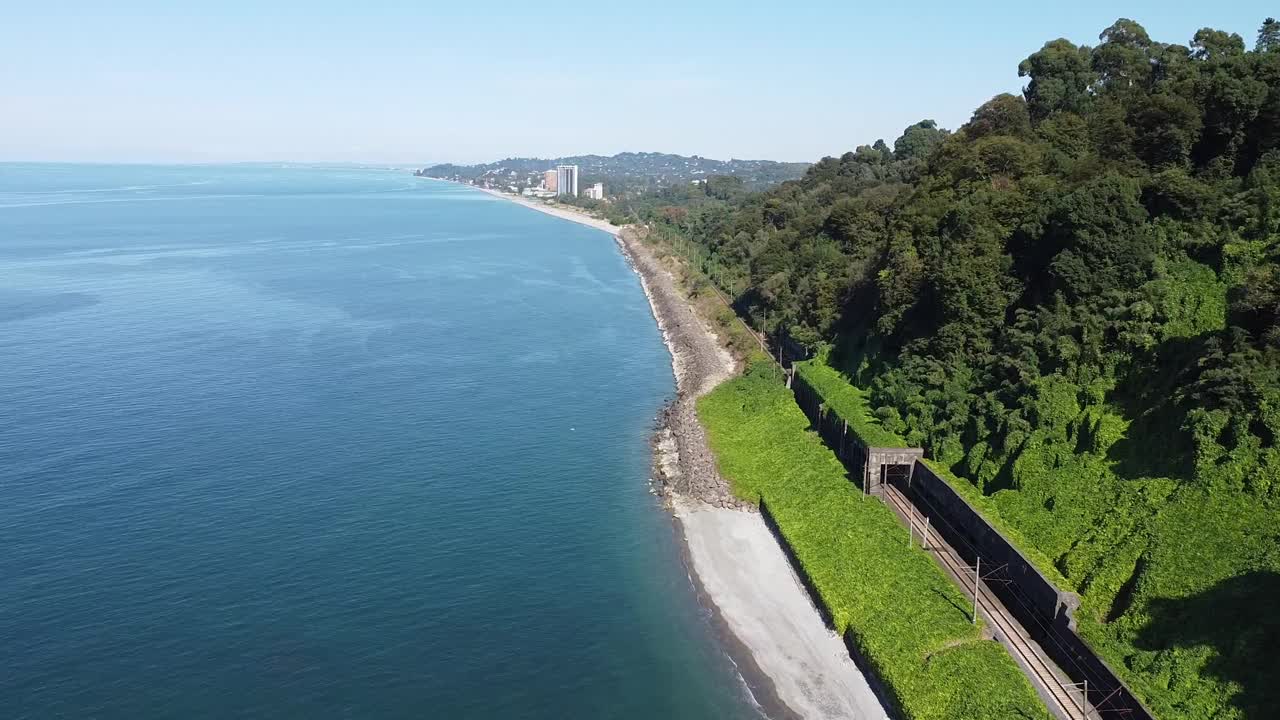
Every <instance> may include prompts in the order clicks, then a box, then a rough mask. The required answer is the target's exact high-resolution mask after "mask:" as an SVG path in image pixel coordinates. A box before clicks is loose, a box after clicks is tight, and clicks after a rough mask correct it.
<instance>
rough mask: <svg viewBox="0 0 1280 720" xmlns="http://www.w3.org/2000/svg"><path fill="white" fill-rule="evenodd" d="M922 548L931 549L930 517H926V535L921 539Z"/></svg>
mask: <svg viewBox="0 0 1280 720" xmlns="http://www.w3.org/2000/svg"><path fill="white" fill-rule="evenodd" d="M920 547H922V548H924V549H925V550H928V549H929V516H928V515H925V516H924V535H923V536H921V538H920Z"/></svg>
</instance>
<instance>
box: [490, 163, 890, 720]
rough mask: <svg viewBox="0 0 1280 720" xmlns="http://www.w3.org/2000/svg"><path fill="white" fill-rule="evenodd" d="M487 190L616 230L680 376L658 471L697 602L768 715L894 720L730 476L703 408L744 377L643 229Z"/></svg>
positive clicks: (661, 429) (662, 424)
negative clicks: (700, 402)
mask: <svg viewBox="0 0 1280 720" xmlns="http://www.w3.org/2000/svg"><path fill="white" fill-rule="evenodd" d="M477 189H480V188H477ZM485 192H488V193H489V194H491V195H494V196H496V197H500V198H503V199H506V200H511V201H514V202H516V203H518V204H520V205H524V206H525V207H528V208H530V209H532V210H538V211H540V212H545V213H547V214H550V215H554V216H556V217H559V218H562V219H565V220H569V221H572V222H577V223H580V224H583V225H587V226H589V227H593V228H596V229H598V230H604V231H605V232H608V233H609V234H610V235H612V236H613V237H614V240H615V242H617V244H618V247H619V250H620V251H621V252H622V255H623V257H624V258H625V259H626V261H627V263H628V264H629V265H630V266H631V268H632V270H633V271H634V272H635V273H636V275H637V276H638V277H639V279H640V284H641V287H642V288H643V289H644V293H645V296H646V297H647V298H648V300H649V306H650V309H651V310H652V312H653V317H654V320H655V322H656V323H657V325H658V328H659V330H660V331H661V333H662V340H663V343H664V344H665V345H666V346H667V349H668V351H669V352H670V354H671V366H672V371H673V373H674V374H675V378H676V397H675V398H674V399H673V400H672V401H671V402H670V403H668V404H667V406H666V407H665V408H664V409H663V411H662V413H661V415H660V416H659V424H658V429H657V431H656V432H655V433H654V439H653V453H654V457H653V467H654V473H655V475H656V476H657V477H658V478H659V479H661V480H662V494H663V497H664V501H665V505H666V506H667V507H668V508H669V509H670V510H671V511H672V518H673V524H674V526H675V529H676V530H677V533H678V536H679V538H680V541H681V554H682V560H683V562H684V563H685V567H686V569H687V570H688V573H689V579H690V581H691V582H692V583H693V586H694V589H695V592H696V594H697V596H698V598H699V602H700V603H702V604H703V605H704V606H705V607H707V609H708V610H709V611H710V614H711V621H712V625H713V627H715V628H716V630H717V632H718V634H720V635H721V645H722V648H723V649H724V650H725V653H726V654H727V655H728V656H729V658H730V659H731V660H732V661H733V663H734V665H735V666H736V667H737V668H738V671H739V674H740V675H741V676H742V679H743V682H744V684H745V685H746V686H747V689H748V691H749V692H750V693H751V695H752V697H753V699H754V700H755V701H756V703H757V704H758V705H759V706H760V708H761V709H762V711H763V712H764V713H765V715H766V716H767V717H770V718H774V719H775V720H784V719H785V720H792V719H794V718H819V719H822V720H827V719H830V720H837V719H841V718H860V719H865V720H881V719H887V718H888V712H887V711H886V710H885V709H884V707H883V706H882V705H881V703H880V700H879V698H877V697H876V695H875V693H874V692H873V691H872V690H871V687H870V686H869V684H868V683H867V680H866V678H865V677H864V676H863V675H862V673H861V672H860V671H859V669H858V668H857V666H856V665H855V664H854V662H853V659H852V658H851V657H850V656H849V652H848V649H847V648H846V647H845V644H844V641H843V639H842V638H840V637H839V636H838V635H836V633H835V632H834V631H832V630H831V629H830V628H828V627H827V626H826V624H825V622H824V621H823V619H822V616H821V614H820V613H819V611H818V609H817V607H815V606H814V604H813V601H812V599H811V598H810V596H809V594H808V591H806V590H805V588H804V586H803V584H802V583H801V581H800V579H799V578H798V577H797V576H796V574H795V571H794V570H793V569H792V567H791V564H790V561H789V560H788V559H787V557H786V555H785V553H784V551H783V549H782V548H781V546H780V545H779V544H778V543H777V541H776V540H775V538H774V537H773V534H772V533H771V532H770V531H769V529H768V526H767V525H766V524H765V522H764V519H763V517H762V516H761V514H760V513H759V511H758V510H757V509H756V508H755V507H754V506H753V505H751V504H750V503H745V502H743V501H741V500H738V499H737V498H736V497H735V496H734V495H733V493H732V491H731V490H730V488H729V485H728V483H727V482H726V481H725V480H724V478H723V477H721V475H720V472H719V470H718V467H717V465H716V460H715V456H714V454H713V453H712V451H711V449H710V446H709V444H708V442H707V437H706V432H705V430H704V429H703V427H702V424H701V422H700V421H699V419H698V416H697V407H696V403H697V399H698V398H700V397H702V396H703V395H705V394H706V393H708V392H710V391H711V390H713V389H714V388H715V387H716V386H717V385H719V384H720V383H722V382H724V381H726V380H729V379H731V378H733V377H734V376H736V375H737V374H738V372H739V367H738V363H737V361H736V360H735V359H734V357H733V356H732V355H731V354H730V353H729V352H728V350H726V349H725V348H724V345H723V344H722V343H721V342H720V339H719V337H718V336H717V335H716V333H715V331H714V330H713V329H712V328H711V327H710V326H708V325H707V323H706V322H705V321H704V320H703V319H702V318H701V317H700V316H699V315H698V314H697V312H696V311H695V310H694V308H693V306H692V304H691V303H689V302H688V300H687V299H686V298H685V296H684V293H683V292H682V291H681V290H680V288H679V285H678V283H677V282H676V279H675V277H674V276H673V275H672V273H671V271H670V269H669V268H667V267H666V266H665V265H664V263H663V262H662V259H661V258H658V257H656V256H655V255H654V253H652V252H651V251H650V250H649V248H648V247H646V246H645V245H644V244H643V242H642V238H641V237H640V233H639V231H638V230H637V229H636V228H635V227H633V226H627V227H624V228H619V227H616V226H614V225H611V224H609V223H607V222H606V221H603V220H600V219H598V218H593V217H591V216H589V215H586V214H585V213H580V212H576V211H572V210H567V209H562V208H556V207H549V206H547V205H545V204H543V203H535V202H532V201H528V200H525V199H524V198H521V197H518V196H513V195H509V194H506V193H499V192H495V191H489V190H485Z"/></svg>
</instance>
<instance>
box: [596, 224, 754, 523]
mask: <svg viewBox="0 0 1280 720" xmlns="http://www.w3.org/2000/svg"><path fill="white" fill-rule="evenodd" d="M615 237H616V238H617V241H618V245H619V247H621V248H622V253H623V255H624V256H625V257H626V258H627V261H628V262H629V263H630V264H631V266H632V267H633V268H634V269H635V271H636V274H637V275H639V277H640V282H641V284H642V285H643V286H644V292H645V295H647V296H648V298H649V304H650V306H651V307H652V308H653V315H654V318H655V319H656V320H657V322H658V327H659V329H661V331H662V338H663V341H664V342H665V343H666V345H667V347H668V348H669V349H670V351H671V365H672V368H673V369H674V371H675V376H676V397H675V399H673V400H672V401H671V402H669V403H667V405H666V406H665V407H664V408H663V410H662V413H661V414H660V416H659V419H658V429H657V432H655V433H654V438H653V448H654V470H655V474H656V475H657V476H658V479H659V480H661V481H662V488H663V493H664V495H665V496H666V497H667V498H668V500H669V502H671V503H672V504H676V503H703V504H706V505H710V506H712V507H719V508H733V509H740V510H753V509H754V508H753V507H752V506H751V505H750V504H749V503H744V502H742V501H741V500H739V499H737V498H736V497H734V495H733V491H732V490H730V488H729V484H728V482H726V481H725V479H724V478H723V477H721V476H720V472H719V471H718V470H717V469H716V459H715V456H714V455H713V454H712V452H711V448H710V447H709V446H708V444H707V434H706V431H705V430H703V428H702V423H700V422H699V421H698V409H697V401H698V398H700V397H702V396H703V395H705V394H706V393H708V392H711V390H713V389H715V387H716V386H717V385H719V384H720V383H722V382H724V381H725V380H728V379H729V378H731V377H733V376H734V375H736V374H737V371H738V363H737V362H736V361H735V360H734V358H733V356H732V355H731V354H730V353H729V351H728V350H726V349H725V348H724V346H723V345H722V344H721V343H720V342H719V340H718V339H717V337H716V334H715V332H714V331H713V330H712V329H711V328H710V327H708V326H707V324H706V322H705V321H704V320H703V319H702V318H700V317H699V316H698V314H697V313H696V312H695V311H694V309H693V307H692V306H691V305H690V304H689V303H688V302H687V301H686V300H685V298H684V294H683V293H682V292H681V291H680V289H679V288H678V287H677V285H676V279H675V277H674V276H673V275H672V273H671V270H670V269H669V268H667V267H666V266H665V265H664V263H663V262H662V259H661V258H659V257H657V256H656V255H655V254H654V253H653V251H652V250H650V249H649V248H648V247H647V246H645V245H644V243H643V242H642V239H641V232H640V231H639V230H637V229H635V228H632V227H628V228H625V229H623V230H622V231H621V232H619V233H618V234H616V235H615Z"/></svg>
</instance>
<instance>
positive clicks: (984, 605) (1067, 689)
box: [881, 485, 1099, 720]
mask: <svg viewBox="0 0 1280 720" xmlns="http://www.w3.org/2000/svg"><path fill="white" fill-rule="evenodd" d="M881 493H882V497H883V499H884V501H885V503H886V504H887V505H889V507H890V508H892V509H893V510H894V511H895V512H897V514H898V515H899V517H901V518H902V520H903V521H904V522H906V523H907V524H908V526H912V520H911V518H914V517H919V516H920V515H921V514H920V513H919V512H917V511H916V510H915V508H914V506H913V505H912V504H911V502H910V501H909V500H907V498H906V497H905V496H903V495H902V493H901V492H900V491H898V490H897V489H896V488H894V487H893V486H891V485H884V486H882V490H881ZM917 532H921V531H919V530H917ZM922 532H923V533H924V535H923V538H924V540H923V545H924V546H925V547H926V548H927V549H928V550H929V551H930V552H931V553H932V554H933V557H934V558H935V559H936V560H937V562H938V563H939V564H940V565H942V567H943V569H945V570H946V571H947V572H948V573H949V574H950V575H951V577H952V579H953V580H954V581H955V582H956V584H957V585H959V586H960V588H961V589H962V590H964V591H965V593H966V594H967V595H968V596H969V597H970V598H971V599H972V598H973V596H974V589H975V588H974V586H975V584H976V585H977V593H976V594H977V610H978V612H979V614H981V615H982V617H983V618H984V619H985V620H986V621H987V622H988V623H990V624H991V627H992V629H993V630H994V632H995V634H996V636H997V637H999V638H1000V639H1001V640H1002V642H1003V644H1004V646H1005V647H1006V648H1008V650H1009V652H1010V653H1011V654H1013V655H1014V657H1015V659H1016V660H1017V661H1018V664H1019V665H1020V666H1021V667H1022V669H1023V671H1024V672H1025V673H1026V674H1027V676H1028V677H1029V678H1030V680H1031V681H1032V683H1034V684H1035V685H1036V686H1037V689H1039V690H1040V691H1041V693H1040V694H1041V695H1042V696H1045V697H1047V698H1048V699H1049V700H1051V701H1052V703H1051V705H1052V706H1051V707H1050V710H1051V711H1052V712H1053V714H1054V715H1055V716H1057V717H1059V718H1063V719H1064V720H1097V718H1098V717H1099V716H1098V713H1097V712H1096V710H1095V709H1094V708H1092V707H1090V706H1089V705H1088V703H1087V702H1084V699H1083V692H1082V691H1080V690H1079V689H1075V690H1074V692H1073V687H1074V686H1073V684H1071V683H1066V682H1063V674H1062V672H1061V671H1060V670H1058V669H1057V668H1056V667H1055V666H1054V665H1053V662H1052V661H1051V660H1049V659H1048V658H1047V657H1046V656H1045V655H1044V651H1042V650H1041V649H1040V648H1039V647H1038V646H1037V645H1036V644H1035V642H1034V641H1032V640H1031V638H1030V636H1029V635H1028V634H1027V632H1026V630H1025V629H1024V628H1023V627H1022V625H1021V624H1020V623H1019V622H1018V621H1017V619H1016V618H1014V617H1013V615H1012V614H1011V613H1010V612H1009V610H1008V608H1006V607H1005V606H1004V604H1003V603H1002V602H1001V601H1000V599H999V598H997V597H996V596H995V595H993V594H992V593H991V591H990V590H989V589H987V588H986V587H985V586H984V585H983V583H982V582H980V581H979V582H976V583H975V577H974V575H975V570H974V568H973V567H970V566H969V565H967V564H966V563H964V561H963V560H961V558H960V556H959V555H958V554H957V553H956V552H955V550H954V549H953V548H952V547H951V546H950V545H949V544H948V543H947V542H946V541H945V540H944V539H942V538H941V537H939V536H938V535H937V534H936V533H934V532H933V531H932V530H929V529H928V526H926V527H925V529H924V530H923V531H922Z"/></svg>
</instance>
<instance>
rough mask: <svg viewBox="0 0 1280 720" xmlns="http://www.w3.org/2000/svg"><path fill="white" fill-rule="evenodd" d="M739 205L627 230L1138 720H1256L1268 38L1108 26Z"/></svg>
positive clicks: (1276, 123)
mask: <svg viewBox="0 0 1280 720" xmlns="http://www.w3.org/2000/svg"><path fill="white" fill-rule="evenodd" d="M1099 40H1100V42H1099V43H1098V44H1097V45H1096V46H1094V47H1081V46H1076V45H1074V44H1072V43H1070V42H1068V41H1067V40H1061V39H1060V40H1054V41H1052V42H1049V43H1046V44H1045V45H1044V47H1043V48H1042V49H1040V50H1039V51H1037V52H1036V53H1034V54H1032V55H1031V56H1030V57H1028V58H1026V59H1025V60H1023V61H1022V63H1021V64H1020V65H1019V66H1018V70H1019V73H1020V74H1021V75H1022V76H1023V77H1024V78H1026V85H1025V91H1024V93H1023V94H1022V95H1021V96H1015V95H1000V96H997V97H995V98H992V99H991V100H990V101H988V102H987V103H985V104H983V105H982V106H981V107H979V108H978V109H977V110H976V111H974V113H973V116H972V118H971V119H970V121H969V122H968V123H966V124H965V125H964V126H962V127H960V128H958V129H956V130H955V131H954V132H949V131H946V130H943V129H941V128H939V127H937V126H936V124H935V123H933V122H931V121H924V122H921V123H919V124H917V125H914V126H912V127H910V128H907V130H906V131H905V132H904V133H903V135H902V136H901V137H900V138H898V139H897V140H896V141H895V142H894V143H893V145H892V147H890V146H889V145H888V144H887V143H884V142H880V141H878V142H876V143H875V144H873V145H864V146H861V147H858V148H857V149H856V150H855V151H853V152H848V153H845V154H844V155H843V156H841V157H839V158H826V159H824V160H822V161H821V162H819V163H818V164H816V165H814V166H813V167H812V168H810V169H809V171H808V172H807V173H806V174H805V176H804V177H803V178H802V179H800V180H796V181H791V182H786V183H783V184H782V185H780V186H778V187H776V188H774V189H772V190H769V191H767V192H764V193H751V192H748V189H747V188H745V187H743V186H742V184H741V183H739V182H737V181H734V180H717V181H713V182H708V183H706V184H705V185H703V186H699V187H697V188H689V187H682V188H679V189H678V190H668V191H666V192H665V193H659V194H656V195H651V196H649V197H648V198H647V199H646V200H645V201H644V202H637V203H635V204H633V206H632V210H633V211H635V212H637V213H639V214H641V215H642V216H643V217H645V218H646V219H647V221H648V222H650V224H651V225H652V226H653V227H654V229H655V233H656V234H657V235H659V236H663V237H666V238H667V239H668V240H670V241H671V242H672V244H673V245H675V246H676V247H677V248H679V249H681V250H682V251H683V252H686V253H687V254H689V256H690V257H692V258H693V259H695V260H696V261H697V262H698V263H700V264H701V266H702V268H703V269H704V270H705V271H706V274H707V275H708V276H710V277H711V278H712V279H713V280H714V281H715V282H716V283H717V284H719V285H720V286H721V287H722V288H723V289H725V290H726V291H727V292H729V293H730V294H731V295H733V296H734V297H735V298H736V302H737V306H738V309H739V311H740V312H741V313H743V314H744V315H747V316H748V317H750V318H751V319H752V321H753V322H754V323H755V324H756V325H757V326H764V327H766V328H767V329H768V331H769V332H771V333H773V334H774V335H780V334H786V335H788V336H790V337H791V338H793V339H795V340H797V341H799V342H801V343H803V344H805V345H807V346H809V347H810V348H812V349H814V350H815V351H816V352H818V353H819V356H820V357H823V358H825V359H826V360H827V361H828V362H829V363H830V364H831V365H833V366H834V367H836V368H837V369H839V370H841V371H843V372H845V373H846V374H847V376H848V377H849V379H850V380H851V382H853V383H855V384H857V385H859V386H861V387H862V388H864V389H865V390H866V391H867V392H868V393H869V399H870V403H871V406H872V407H873V408H875V415H876V417H877V418H878V419H879V422H880V423H881V425H882V426H883V428H884V429H885V430H886V431H890V432H894V433H897V434H899V435H901V436H903V437H904V438H906V439H907V440H908V441H909V442H910V443H912V444H918V445H921V446H923V447H925V448H926V450H927V452H928V453H929V454H930V456H931V457H932V458H934V459H935V460H936V461H937V462H938V463H940V464H941V465H943V466H945V467H947V468H950V469H951V470H952V471H953V472H954V473H956V474H957V475H959V476H960V477H962V478H964V479H965V480H967V481H968V482H971V483H973V484H974V485H975V486H976V487H977V488H979V489H980V490H981V491H982V492H983V493H984V494H986V495H988V496H990V497H989V498H988V499H989V503H988V507H989V508H991V509H993V511H995V512H998V513H999V514H1000V516H1001V519H1002V521H1003V522H1005V523H1007V524H1008V525H1010V526H1012V527H1014V528H1016V529H1017V530H1018V532H1019V533H1020V535H1021V536H1022V537H1024V538H1026V542H1028V543H1031V544H1032V545H1034V550H1036V551H1038V552H1039V553H1041V554H1043V555H1044V556H1047V557H1048V558H1050V560H1051V561H1052V562H1053V563H1054V564H1055V565H1056V566H1057V568H1058V570H1059V571H1060V572H1061V573H1062V575H1063V576H1064V577H1065V578H1066V580H1067V582H1068V583H1069V584H1070V586H1071V589H1074V590H1076V591H1078V592H1080V593H1081V595H1082V597H1083V600H1084V603H1083V606H1082V609H1081V612H1080V621H1081V632H1082V633H1083V634H1084V635H1085V636H1086V637H1087V638H1088V639H1089V640H1090V642H1091V643H1092V644H1094V645H1095V647H1097V648H1098V649H1099V651H1100V652H1102V653H1103V654H1104V655H1105V656H1106V657H1107V658H1108V659H1109V660H1110V661H1111V662H1112V664H1113V665H1115V666H1116V668H1117V670H1119V671H1120V672H1121V673H1122V674H1123V675H1124V676H1125V677H1126V678H1127V680H1128V682H1129V683H1130V684H1131V686H1132V687H1133V689H1134V690H1135V692H1137V693H1138V694H1139V695H1141V696H1142V697H1143V698H1144V699H1145V700H1146V702H1147V703H1148V705H1149V706H1150V707H1151V708H1152V709H1153V710H1154V711H1155V712H1156V713H1157V715H1159V716H1160V717H1162V718H1165V719H1166V720H1172V719H1174V718H1235V717H1249V718H1271V717H1276V716H1277V715H1278V714H1280V618H1277V614H1276V608H1277V607H1280V604H1278V603H1280V599H1278V598H1280V449H1278V448H1277V445H1276V440H1277V437H1278V436H1280V270H1278V265H1277V255H1278V254H1280V23H1277V22H1276V21H1274V20H1271V19H1268V20H1267V21H1266V22H1265V24H1264V25H1263V26H1262V28H1261V30H1260V31H1259V33H1258V35H1257V38H1256V43H1252V44H1253V45H1254V47H1253V49H1248V48H1247V46H1246V42H1245V41H1244V40H1243V39H1242V38H1241V37H1240V36H1238V35H1234V34H1229V33H1226V32H1221V31H1217V30H1211V29H1203V30H1200V31H1199V32H1196V33H1195V35H1194V37H1193V38H1192V39H1191V41H1190V43H1189V44H1187V45H1179V44H1166V43H1162V42H1157V41H1154V40H1152V39H1151V38H1150V37H1148V35H1147V33H1146V31H1145V30H1144V29H1143V28H1142V27H1141V26H1140V25H1139V24H1137V23H1136V22H1133V21H1131V20H1123V19H1122V20H1119V21H1117V22H1116V23H1115V24H1114V25H1112V26H1111V27H1109V28H1107V29H1106V30H1105V31H1103V32H1102V33H1101V35H1100V36H1099Z"/></svg>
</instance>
